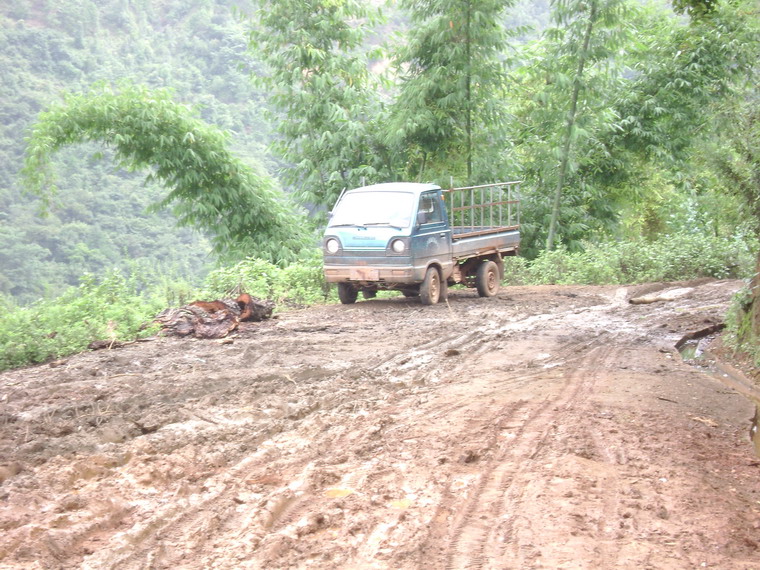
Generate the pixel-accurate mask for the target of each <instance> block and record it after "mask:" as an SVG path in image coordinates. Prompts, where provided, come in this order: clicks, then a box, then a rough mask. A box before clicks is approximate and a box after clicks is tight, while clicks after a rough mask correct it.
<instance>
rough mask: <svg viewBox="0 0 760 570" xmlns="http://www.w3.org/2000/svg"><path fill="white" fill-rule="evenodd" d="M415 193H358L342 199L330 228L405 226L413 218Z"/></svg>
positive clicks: (336, 208)
mask: <svg viewBox="0 0 760 570" xmlns="http://www.w3.org/2000/svg"><path fill="white" fill-rule="evenodd" d="M413 208H414V195H413V194H410V193H409V192H354V193H348V194H345V195H344V196H343V198H342V199H341V200H340V202H338V204H337V206H336V207H335V210H334V211H333V213H332V217H331V218H330V222H329V223H328V224H327V227H335V226H392V227H395V228H399V229H403V228H407V227H409V225H410V223H411V221H412V210H413Z"/></svg>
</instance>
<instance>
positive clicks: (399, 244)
mask: <svg viewBox="0 0 760 570" xmlns="http://www.w3.org/2000/svg"><path fill="white" fill-rule="evenodd" d="M391 249H392V250H393V253H404V250H405V249H406V243H405V242H404V240H402V239H394V240H393V241H392V242H391Z"/></svg>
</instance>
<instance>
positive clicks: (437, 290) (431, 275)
mask: <svg viewBox="0 0 760 570" xmlns="http://www.w3.org/2000/svg"><path fill="white" fill-rule="evenodd" d="M440 297H441V274H440V273H438V270H437V269H436V268H435V267H428V270H427V273H425V279H424V280H423V281H422V284H420V301H422V304H423V305H435V304H436V303H437V302H438V299H440Z"/></svg>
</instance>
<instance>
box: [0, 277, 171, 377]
mask: <svg viewBox="0 0 760 570" xmlns="http://www.w3.org/2000/svg"><path fill="white" fill-rule="evenodd" d="M138 286H139V283H138V279H137V278H136V277H134V276H132V277H125V276H124V275H122V274H121V272H119V271H117V270H114V271H110V272H109V273H108V274H107V275H106V276H105V277H104V278H103V279H102V280H101V281H100V282H98V281H97V279H95V278H94V277H93V276H91V275H86V276H84V277H83V281H82V284H81V285H80V286H79V287H76V288H71V289H69V290H68V291H67V292H66V293H64V294H63V295H61V296H60V297H58V298H56V299H52V300H43V301H39V302H37V303H34V304H33V305H31V306H29V307H23V308H15V309H10V310H8V311H7V312H3V313H2V314H0V370H4V369H7V368H13V367H17V366H23V365H25V364H34V363H39V362H44V361H46V360H50V359H52V358H59V357H62V356H65V355H68V354H72V353H74V352H78V351H81V350H83V349H85V348H86V347H87V345H88V344H90V343H91V342H92V341H94V340H108V339H111V340H114V341H116V340H132V339H134V338H137V337H139V336H147V335H149V334H151V333H153V332H154V330H153V329H151V328H150V327H148V328H145V324H146V323H149V322H150V321H151V320H152V319H153V317H154V316H155V315H156V314H157V313H158V312H159V311H160V310H161V309H162V307H161V303H160V302H159V301H157V300H155V299H152V298H148V297H146V296H144V295H141V294H139V293H138V292H137V291H138Z"/></svg>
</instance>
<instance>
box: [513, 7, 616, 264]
mask: <svg viewBox="0 0 760 570" xmlns="http://www.w3.org/2000/svg"><path fill="white" fill-rule="evenodd" d="M629 10H630V9H629V8H628V6H627V5H626V4H625V2H624V1H623V0H557V1H556V2H554V3H553V12H552V17H553V20H554V26H553V27H552V28H550V29H548V30H547V31H546V32H545V34H544V36H543V37H542V39H541V41H540V42H538V43H536V44H535V45H533V46H530V47H529V48H528V50H526V55H527V56H528V63H527V64H526V65H524V66H523V68H522V69H520V70H518V71H517V72H516V74H515V76H516V77H517V79H518V86H519V87H518V90H517V91H518V92H517V96H516V99H517V100H516V103H517V110H516V114H517V121H516V122H517V123H518V125H519V129H518V140H517V143H516V144H517V146H518V147H519V152H520V155H521V157H522V162H523V164H524V166H525V175H526V179H527V180H530V181H532V182H533V184H535V185H536V191H535V192H534V193H532V194H531V195H528V196H526V198H527V200H526V205H527V206H528V207H531V208H532V209H533V217H534V218H535V219H534V224H533V226H534V227H533V228H532V229H533V230H534V231H533V233H534V234H535V235H536V237H537V236H538V235H539V234H541V233H542V232H543V231H546V234H545V235H546V242H545V245H546V248H547V249H552V248H554V247H555V245H556V244H557V243H558V242H560V241H563V242H565V243H568V242H570V243H572V242H574V241H575V242H578V241H579V240H580V239H582V238H584V237H586V236H588V234H589V232H590V231H591V230H592V228H593V227H596V228H605V229H606V228H607V227H608V226H609V224H610V223H611V222H612V220H614V218H615V215H616V214H615V212H614V207H613V204H612V200H611V199H610V197H609V196H608V195H607V193H606V188H605V187H604V186H605V185H604V183H601V184H600V180H599V178H598V173H599V172H600V171H602V170H606V171H607V172H609V171H611V170H613V169H614V168H615V166H614V165H613V164H612V163H613V160H614V159H613V157H612V156H611V149H610V148H609V147H608V145H607V144H606V142H605V140H606V139H607V138H608V136H609V133H610V132H614V131H615V129H616V128H617V122H618V120H619V119H618V116H617V114H616V113H615V110H614V107H613V105H614V96H613V95H614V93H615V89H616V88H617V85H618V83H619V82H620V81H621V78H622V70H621V62H620V59H619V52H620V51H621V50H622V49H623V48H624V46H625V45H626V43H627V41H628V39H629V37H630V29H629V25H628V23H627V21H628V15H629ZM610 180H611V177H608V181H610ZM547 203H548V205H547ZM542 212H546V219H545V220H544V218H543V216H542V215H541V213H542ZM524 218H525V217H524ZM560 221H561V222H562V223H561V225H560ZM560 228H561V229H562V231H561V232H560ZM527 229H528V231H529V232H530V230H531V227H530V223H529V224H528V227H527ZM534 239H535V238H534Z"/></svg>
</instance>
